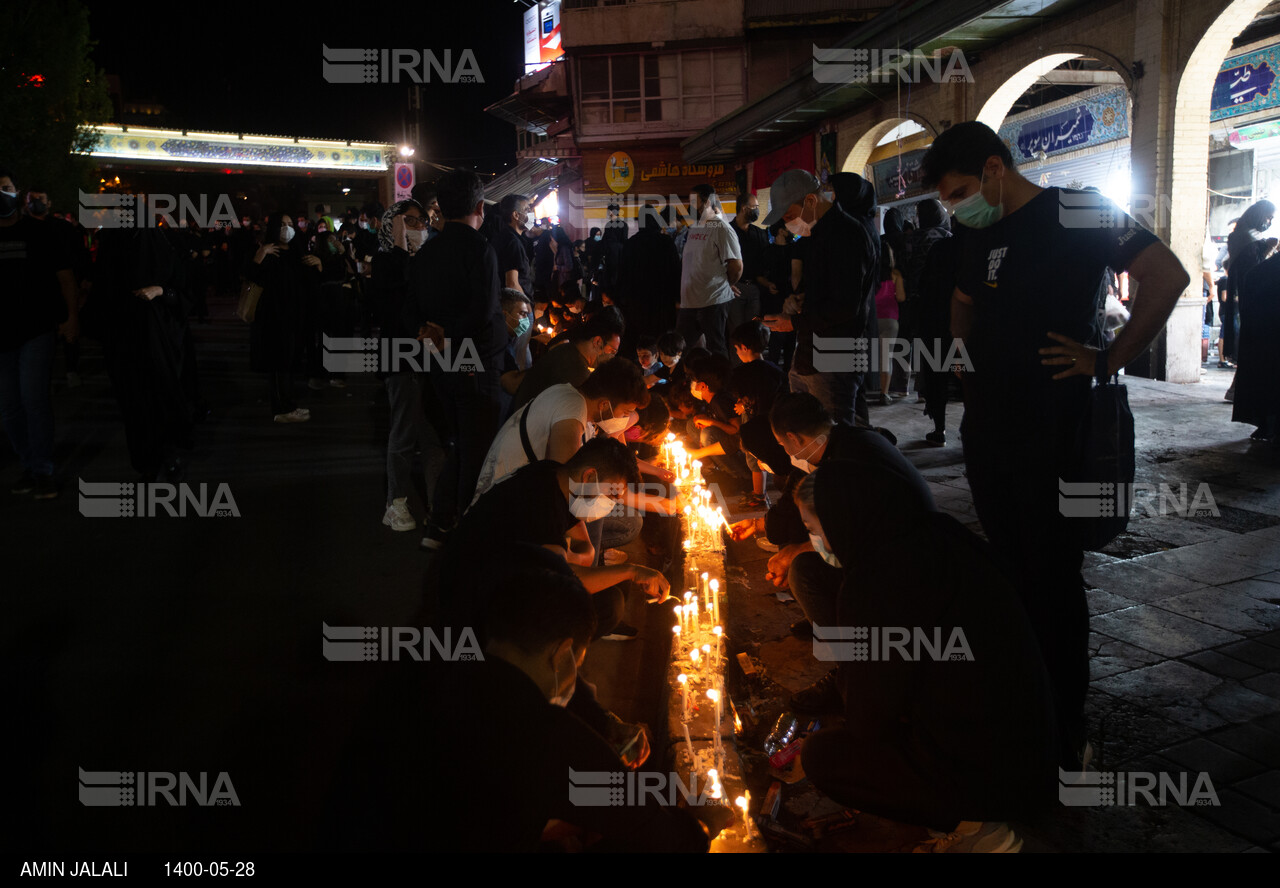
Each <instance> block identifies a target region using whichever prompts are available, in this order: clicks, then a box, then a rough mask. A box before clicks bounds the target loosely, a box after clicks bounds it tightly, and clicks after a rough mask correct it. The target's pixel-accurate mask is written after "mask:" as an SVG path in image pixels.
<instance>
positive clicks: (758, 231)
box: [729, 191, 778, 367]
mask: <svg viewBox="0 0 1280 888" xmlns="http://www.w3.org/2000/svg"><path fill="white" fill-rule="evenodd" d="M759 218H760V199H759V198H757V197H756V196H755V195H754V194H752V193H750V192H749V191H744V192H742V193H741V194H739V195H738V212H737V215H735V216H734V217H733V221H732V222H731V223H730V227H731V228H732V229H733V233H734V234H736V235H737V236H738V250H739V251H740V252H741V253H742V279H741V280H740V281H739V282H738V285H737V286H736V287H734V296H735V298H734V300H733V302H731V303H729V329H730V330H737V329H738V328H739V327H741V326H742V325H743V324H745V323H746V322H747V321H750V320H751V319H753V318H758V317H760V298H761V295H762V292H767V293H768V294H769V295H770V296H776V295H778V288H777V287H776V286H775V285H774V284H773V282H772V281H770V280H769V278H768V277H766V276H765V271H766V268H765V250H767V249H768V248H769V235H768V234H766V233H765V230H764V229H763V228H761V227H760V226H758V225H756V224H755V223H756V220H757V219H759ZM729 360H730V361H731V362H732V363H733V365H734V366H735V367H736V366H738V365H739V364H741V363H742V360H741V359H740V358H739V357H738V355H737V352H736V351H734V352H733V353H731V354H730V355H729Z"/></svg>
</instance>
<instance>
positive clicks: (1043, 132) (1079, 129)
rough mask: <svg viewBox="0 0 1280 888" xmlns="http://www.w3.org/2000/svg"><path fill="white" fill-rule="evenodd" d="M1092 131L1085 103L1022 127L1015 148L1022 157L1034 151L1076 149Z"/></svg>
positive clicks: (1087, 138)
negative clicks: (1016, 147)
mask: <svg viewBox="0 0 1280 888" xmlns="http://www.w3.org/2000/svg"><path fill="white" fill-rule="evenodd" d="M1091 132H1093V114H1092V113H1091V112H1090V111H1089V109H1088V108H1087V107H1086V106H1084V105H1076V106H1075V107H1074V108H1067V109H1066V110H1063V111H1059V112H1058V113H1057V114H1051V115H1050V116H1048V117H1042V118H1040V119H1039V120H1036V121H1033V122H1032V123H1029V124H1027V125H1026V126H1024V127H1023V128H1022V129H1021V130H1020V131H1019V133H1018V150H1020V151H1021V152H1022V155H1023V156H1024V157H1034V156H1035V154H1036V152H1037V151H1043V152H1044V153H1045V154H1054V153H1056V152H1059V151H1069V150H1071V149H1072V148H1079V147H1080V146H1082V145H1084V144H1085V143H1087V142H1088V141H1089V134H1090V133H1091Z"/></svg>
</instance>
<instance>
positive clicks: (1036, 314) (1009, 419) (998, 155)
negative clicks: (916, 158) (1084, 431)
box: [805, 122, 1190, 771]
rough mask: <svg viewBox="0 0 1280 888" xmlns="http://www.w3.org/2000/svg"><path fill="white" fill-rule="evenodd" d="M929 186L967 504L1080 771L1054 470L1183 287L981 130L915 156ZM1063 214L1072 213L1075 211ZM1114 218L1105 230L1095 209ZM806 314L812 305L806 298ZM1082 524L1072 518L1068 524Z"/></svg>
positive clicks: (1078, 698) (1073, 549)
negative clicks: (951, 256) (1130, 293)
mask: <svg viewBox="0 0 1280 888" xmlns="http://www.w3.org/2000/svg"><path fill="white" fill-rule="evenodd" d="M922 172H923V174H924V184H925V186H926V187H933V186H935V185H936V186H937V188H938V195H939V197H940V198H941V199H942V201H943V203H944V204H946V205H947V207H948V209H949V210H950V211H951V213H952V214H953V215H954V219H955V221H956V222H958V223H959V224H960V225H962V226H964V227H965V228H966V229H969V230H968V231H966V232H965V233H964V237H963V238H962V240H961V250H962V253H961V257H960V273H959V276H958V278H957V285H956V288H955V292H954V294H953V295H952V299H951V330H952V334H953V335H954V336H955V337H956V338H958V339H961V340H962V341H963V342H964V343H965V346H966V349H967V350H968V353H969V357H970V359H971V361H972V368H973V369H972V372H969V373H965V374H964V384H965V399H964V400H965V414H964V420H963V422H962V423H961V427H960V434H961V438H962V440H963V443H964V456H965V466H966V468H967V473H968V477H969V486H970V487H971V488H972V490H973V504H974V508H975V509H976V510H977V512H978V517H979V519H980V520H981V521H982V527H983V530H985V531H986V534H987V538H988V539H989V540H990V541H991V544H992V545H993V546H995V548H996V550H997V551H998V552H999V554H1000V555H1001V556H1002V558H1003V559H1004V560H1005V562H1006V565H1007V567H1008V568H1009V574H1010V576H1011V577H1012V578H1013V580H1014V584H1015V586H1016V587H1017V590H1018V593H1019V597H1020V598H1021V600H1022V604H1023V606H1024V607H1025V608H1026V611H1027V615H1028V616H1029V617H1030V619H1031V625H1032V628H1033V629H1034V631H1035V633H1036V637H1037V639H1038V641H1039V643H1040V650H1041V653H1042V654H1043V656H1044V660H1045V665H1046V666H1047V667H1048V670H1049V677H1050V679H1051V681H1052V683H1053V693H1054V704H1055V709H1056V712H1057V722H1058V731H1059V753H1060V760H1061V765H1062V767H1063V769H1065V770H1069V771H1079V770H1081V767H1082V764H1083V759H1084V758H1085V757H1086V756H1085V745H1086V744H1085V723H1084V700H1085V694H1086V692H1087V690H1088V685H1089V648H1088V637H1089V607H1088V601H1087V599H1086V598H1085V592H1084V581H1083V578H1082V577H1081V575H1080V569H1081V565H1082V563H1083V557H1084V556H1083V543H1082V539H1083V536H1082V535H1081V534H1079V533H1078V532H1077V528H1076V527H1074V526H1073V522H1072V520H1070V519H1067V518H1064V517H1063V516H1062V515H1061V514H1060V513H1059V510H1058V496H1059V493H1058V484H1059V480H1060V479H1062V478H1064V477H1068V475H1069V473H1070V472H1071V471H1072V469H1073V468H1074V467H1075V466H1076V465H1078V463H1079V459H1080V454H1079V453H1078V445H1077V437H1076V436H1077V433H1078V430H1079V428H1080V423H1081V420H1082V418H1083V416H1084V413H1085V410H1086V405H1087V404H1088V402H1089V392H1090V389H1091V383H1090V377H1091V376H1093V375H1094V374H1095V372H1099V371H1100V372H1102V373H1106V374H1108V375H1109V374H1112V373H1116V372H1117V371H1119V370H1120V369H1121V368H1122V367H1124V366H1125V365H1126V364H1127V363H1129V362H1130V361H1132V360H1133V359H1134V358H1136V357H1138V356H1139V355H1140V354H1142V352H1144V351H1145V350H1146V349H1147V346H1148V345H1150V344H1151V340H1152V339H1153V338H1155V336H1156V334H1157V333H1159V332H1160V330H1161V328H1163V327H1164V325H1165V322H1166V321H1167V320H1168V318H1169V314H1170V313H1171V312H1172V311H1173V307H1174V304H1175V303H1176V302H1177V300H1178V297H1179V295H1181V293H1182V292H1183V291H1184V290H1185V289H1186V287H1187V284H1188V283H1189V282H1190V278H1188V276H1187V273H1186V271H1185V270H1183V268H1182V266H1181V265H1180V264H1179V262H1178V260H1177V258H1176V257H1175V256H1174V255H1173V253H1172V252H1170V250H1169V248H1168V247H1166V246H1165V245H1164V244H1162V243H1160V241H1158V240H1157V239H1156V237H1155V235H1153V234H1151V232H1149V231H1146V230H1145V229H1143V228H1140V227H1139V226H1138V224H1137V223H1136V222H1135V221H1134V220H1133V219H1132V218H1130V217H1129V216H1127V215H1125V214H1124V213H1123V211H1121V210H1120V209H1119V208H1118V207H1116V206H1115V205H1114V204H1113V203H1112V202H1111V201H1109V200H1107V199H1106V198H1104V197H1102V196H1101V195H1092V196H1091V197H1092V198H1093V199H1094V203H1093V205H1092V206H1091V207H1090V208H1088V209H1083V210H1077V209H1072V205H1074V206H1079V202H1080V199H1079V198H1074V199H1071V198H1068V203H1067V204H1064V203H1063V202H1062V199H1063V196H1064V195H1079V194H1082V192H1071V191H1066V190H1064V189H1058V188H1047V189H1046V188H1039V187H1037V186H1036V185H1034V184H1033V183H1031V182H1029V181H1028V180H1027V179H1025V178H1023V177H1022V176H1021V175H1019V174H1018V173H1017V172H1016V171H1015V170H1014V167H1013V158H1012V157H1011V155H1010V153H1009V149H1008V148H1007V147H1006V146H1005V144H1004V143H1003V142H1002V141H1001V140H1000V137H999V136H997V135H996V133H995V132H993V131H992V130H991V129H990V128H989V127H987V126H985V125H984V124H981V123H977V122H969V123H961V124H958V125H956V126H954V127H952V128H951V129H949V130H946V131H945V132H943V133H942V135H940V136H939V137H938V138H937V139H936V140H935V141H934V143H933V145H932V147H930V149H929V151H928V153H927V154H926V155H925V157H924V159H923V161H922ZM1073 214H1074V215H1073ZM1108 216H1109V218H1110V219H1113V220H1116V221H1115V222H1114V224H1107V225H1106V226H1105V227H1104V226H1102V225H1100V224H1099V221H1098V219H1099V217H1108ZM1108 267H1110V268H1112V269H1114V270H1115V271H1117V272H1121V271H1128V272H1129V277H1130V280H1131V281H1133V282H1134V283H1135V284H1136V285H1137V288H1138V289H1137V292H1136V294H1135V298H1134V300H1133V316H1132V318H1131V320H1130V322H1129V324H1128V325H1127V326H1126V327H1125V328H1124V329H1123V330H1122V331H1121V332H1120V334H1119V335H1118V336H1117V337H1116V339H1115V341H1114V342H1113V343H1112V344H1111V346H1110V348H1108V349H1105V350H1103V351H1099V350H1097V349H1095V348H1092V347H1090V346H1088V345H1085V344H1083V343H1086V342H1089V341H1090V340H1094V341H1097V342H1101V338H1100V336H1099V335H1098V334H1099V331H1098V330H1097V311H1096V308H1097V305H1096V302H1097V294H1098V292H1099V289H1100V288H1099V284H1100V283H1101V282H1102V278H1103V274H1104V273H1105V271H1106V269H1107V268H1108ZM805 308H806V311H807V309H808V306H807V305H806V306H805ZM1077 520H1078V519H1077Z"/></svg>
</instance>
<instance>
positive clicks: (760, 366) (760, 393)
mask: <svg viewBox="0 0 1280 888" xmlns="http://www.w3.org/2000/svg"><path fill="white" fill-rule="evenodd" d="M730 342H732V343H733V347H734V350H735V351H736V352H737V355H738V360H739V361H741V362H742V364H741V365H739V366H738V367H735V368H734V370H733V374H732V376H731V377H730V380H729V387H730V388H731V389H732V390H733V391H734V392H735V393H736V394H737V396H738V400H737V403H736V404H735V405H734V412H735V413H737V415H738V416H739V417H740V418H741V426H740V428H739V431H740V432H741V431H742V427H745V426H747V425H750V424H752V423H763V424H764V426H766V427H767V426H768V423H769V411H770V410H771V409H773V399H774V397H775V396H776V395H777V394H778V392H780V391H782V390H783V389H784V388H785V386H786V381H787V377H786V375H785V374H784V373H783V372H782V370H781V369H780V368H779V367H778V366H777V365H776V364H774V363H772V362H770V361H766V360H764V359H763V358H762V357H761V355H762V354H763V352H764V351H765V349H766V348H768V346H769V329H768V328H767V327H765V325H764V324H762V323H760V322H759V321H747V322H746V323H745V324H741V325H739V326H738V327H737V328H736V329H735V330H734V331H733V334H732V335H731V336H730ZM766 430H767V429H766ZM743 438H744V440H745V434H744V436H743ZM743 456H744V457H745V459H746V463H747V468H748V469H750V470H751V493H750V494H748V495H747V496H744V497H743V498H742V501H741V503H740V505H741V506H742V507H743V508H747V509H767V508H768V507H769V498H768V496H766V494H765V477H764V475H765V473H764V471H763V470H762V469H761V468H760V464H759V462H758V461H757V460H756V458H755V456H754V455H753V454H751V453H748V452H747V451H746V450H743Z"/></svg>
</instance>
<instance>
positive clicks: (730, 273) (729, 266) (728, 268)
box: [724, 259, 742, 284]
mask: <svg viewBox="0 0 1280 888" xmlns="http://www.w3.org/2000/svg"><path fill="white" fill-rule="evenodd" d="M724 273H725V276H726V277H727V278H728V279H729V283H730V284H736V283H737V282H738V279H739V278H741V277H742V260H741V259H730V260H729V261H728V262H726V263H725V264H724Z"/></svg>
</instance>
